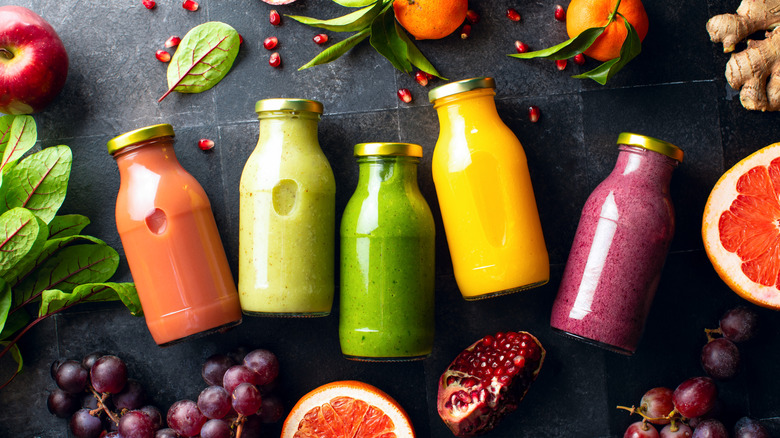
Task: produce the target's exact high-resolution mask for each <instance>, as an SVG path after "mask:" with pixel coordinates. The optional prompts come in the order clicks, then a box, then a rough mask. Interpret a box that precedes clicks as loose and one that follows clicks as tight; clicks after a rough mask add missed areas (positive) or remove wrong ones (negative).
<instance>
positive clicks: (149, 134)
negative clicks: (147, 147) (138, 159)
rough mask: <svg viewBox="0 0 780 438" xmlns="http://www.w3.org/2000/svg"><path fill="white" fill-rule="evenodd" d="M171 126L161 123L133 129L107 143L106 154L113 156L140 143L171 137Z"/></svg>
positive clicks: (172, 134) (172, 133)
mask: <svg viewBox="0 0 780 438" xmlns="http://www.w3.org/2000/svg"><path fill="white" fill-rule="evenodd" d="M174 135H176V134H174V132H173V126H171V125H169V124H167V123H161V124H159V125H152V126H147V127H145V128H139V129H135V130H133V131H130V132H125V133H124V134H121V135H118V136H116V137H114V138H112V139H111V140H109V141H108V143H107V146H108V153H109V154H111V155H113V154H115V153H117V152H118V151H119V150H120V149H123V148H126V147H127V146H130V145H133V144H136V143H140V142H142V141H146V140H151V139H153V138H159V137H173V136H174Z"/></svg>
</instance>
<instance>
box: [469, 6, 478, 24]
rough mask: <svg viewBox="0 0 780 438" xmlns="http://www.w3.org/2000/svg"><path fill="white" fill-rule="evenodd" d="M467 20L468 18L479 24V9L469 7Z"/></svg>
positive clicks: (471, 21)
mask: <svg viewBox="0 0 780 438" xmlns="http://www.w3.org/2000/svg"><path fill="white" fill-rule="evenodd" d="M466 20H468V21H469V23H471V24H477V23H479V14H478V13H477V11H475V10H473V9H469V10H468V11H466Z"/></svg>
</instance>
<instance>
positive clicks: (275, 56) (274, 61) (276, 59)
mask: <svg viewBox="0 0 780 438" xmlns="http://www.w3.org/2000/svg"><path fill="white" fill-rule="evenodd" d="M268 64H269V65H270V66H271V67H279V66H280V65H281V64H282V58H281V57H280V56H279V53H278V52H274V53H271V57H270V58H268Z"/></svg>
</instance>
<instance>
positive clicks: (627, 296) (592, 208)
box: [551, 134, 682, 354]
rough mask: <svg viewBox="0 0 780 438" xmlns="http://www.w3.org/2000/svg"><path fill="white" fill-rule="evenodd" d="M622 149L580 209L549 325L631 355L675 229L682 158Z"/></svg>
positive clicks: (640, 148)
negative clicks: (675, 183) (674, 190)
mask: <svg viewBox="0 0 780 438" xmlns="http://www.w3.org/2000/svg"><path fill="white" fill-rule="evenodd" d="M622 136H623V134H621V138H622ZM644 138H648V137H644ZM653 140H654V139H653ZM619 141H620V140H619ZM622 141H627V140H622ZM675 149H676V147H675ZM676 150H677V151H679V155H675V156H679V159H680V160H682V151H680V150H679V149H676ZM620 151H621V152H620V154H619V155H618V159H617V164H616V165H615V168H614V170H613V171H612V173H611V174H610V175H609V177H608V178H607V179H605V180H604V181H603V182H602V183H601V184H599V186H598V187H596V189H595V190H594V191H593V193H592V194H591V195H590V197H589V198H588V200H587V202H586V203H585V206H584V207H583V209H582V216H581V218H580V222H579V225H578V227H577V233H576V235H575V238H574V243H573V244H572V249H571V252H570V254H569V259H568V262H567V263H566V268H565V270H564V274H563V279H562V280H561V285H560V289H559V291H558V296H557V298H556V300H555V303H554V305H553V309H552V318H551V325H552V327H553V328H554V329H557V330H560V331H562V332H564V333H565V334H568V335H570V336H573V337H576V338H579V339H582V340H585V341H587V342H590V343H594V344H596V345H599V346H601V347H604V348H607V349H610V350H613V351H617V352H620V353H623V354H632V353H633V352H634V351H635V349H636V345H637V343H638V342H639V338H640V337H641V334H642V331H643V329H644V323H645V319H646V318H647V313H648V312H649V310H650V306H651V304H652V301H653V296H654V295H655V291H656V289H657V287H658V282H659V280H660V277H661V270H662V267H663V264H664V261H665V259H666V254H667V251H668V249H669V245H670V243H671V240H672V236H673V234H674V208H673V206H672V201H671V197H670V195H669V181H670V179H671V177H672V171H673V170H674V169H675V167H676V165H677V161H676V160H675V159H673V158H671V157H669V156H667V155H664V154H661V153H658V152H655V151H653V150H648V149H644V148H642V147H639V146H628V145H621V146H620Z"/></svg>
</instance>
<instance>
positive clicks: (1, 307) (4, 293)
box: [0, 279, 12, 333]
mask: <svg viewBox="0 0 780 438" xmlns="http://www.w3.org/2000/svg"><path fill="white" fill-rule="evenodd" d="M11 301H12V297H11V286H9V285H8V283H6V282H5V281H3V280H2V279H0V333H2V332H3V327H4V326H5V321H6V320H7V319H8V311H9V310H11Z"/></svg>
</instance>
